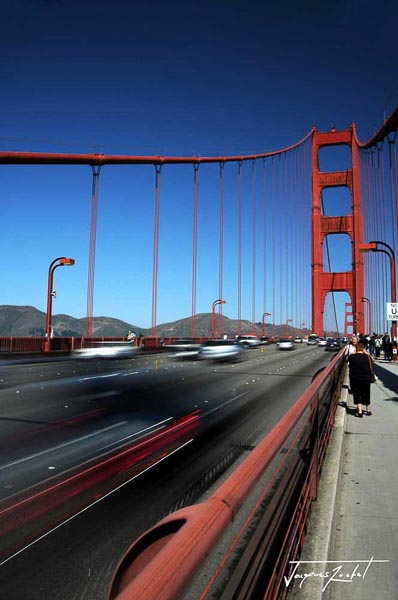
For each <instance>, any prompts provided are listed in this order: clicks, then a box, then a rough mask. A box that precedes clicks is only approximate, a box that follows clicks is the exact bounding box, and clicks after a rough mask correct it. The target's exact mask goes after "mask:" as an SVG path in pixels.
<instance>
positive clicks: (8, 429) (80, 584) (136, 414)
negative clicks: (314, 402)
mask: <svg viewBox="0 0 398 600" xmlns="http://www.w3.org/2000/svg"><path fill="white" fill-rule="evenodd" d="M331 358H332V356H331V354H330V353H325V352H324V350H323V349H321V348H316V347H309V348H307V347H305V346H301V347H299V348H297V349H296V350H295V351H294V352H280V351H278V350H277V349H276V348H275V347H268V348H264V349H263V350H261V349H257V350H253V351H252V350H249V351H248V354H247V360H245V361H243V362H241V363H236V364H235V363H227V364H216V363H203V364H202V363H201V364H198V363H197V362H193V363H191V362H190V361H188V362H185V361H183V362H180V361H179V360H178V359H173V358H172V357H171V356H168V357H165V356H163V357H159V359H158V358H157V357H154V356H151V357H141V358H137V359H132V360H131V361H130V360H125V361H99V363H97V362H96V361H86V362H85V361H82V362H81V363H79V361H73V360H72V361H67V360H66V361H57V363H53V364H50V363H45V364H44V365H43V364H40V363H35V364H29V365H28V364H25V365H22V364H21V365H20V366H19V367H18V365H17V364H14V365H4V367H2V368H1V369H0V379H1V380H2V381H1V382H0V383H1V385H0V387H1V391H0V401H1V406H2V419H0V428H1V432H2V449H1V454H0V456H1V459H2V465H1V466H2V467H3V468H2V475H3V477H2V484H3V487H2V489H1V491H2V495H3V502H6V503H9V501H10V499H12V498H11V497H12V494H13V493H14V491H15V490H16V487H17V485H19V486H20V490H22V489H23V488H26V486H32V485H33V484H34V481H33V479H34V478H35V480H36V481H38V477H44V480H46V479H48V478H49V477H50V479H48V481H51V478H52V477H53V476H54V475H53V474H54V473H56V472H57V470H58V469H59V470H60V472H61V471H62V472H67V470H68V469H70V468H71V467H72V466H73V464H74V461H80V460H81V459H83V458H84V459H85V460H87V458H88V457H90V456H92V453H93V452H94V453H95V454H96V455H97V454H98V452H99V451H101V452H103V451H105V450H106V448H107V447H109V445H110V444H114V443H116V442H117V443H119V442H120V444H124V440H125V439H126V437H127V436H128V435H131V433H134V431H135V428H136V427H137V428H142V426H143V425H142V422H143V421H145V423H146V426H148V425H149V426H150V425H151V424H152V420H153V422H154V423H156V424H159V422H160V421H161V419H164V418H167V417H168V416H171V417H173V416H174V415H177V416H179V415H180V414H185V413H186V412H187V411H188V412H191V411H192V410H193V409H195V410H197V409H199V410H200V414H201V419H200V423H201V424H203V425H205V427H204V428H203V429H202V430H201V432H200V435H199V437H196V436H193V437H194V438H195V439H194V440H193V441H192V442H191V443H189V444H188V445H185V446H182V445H181V444H180V446H181V447H180V448H179V449H178V452H177V453H174V454H170V453H169V455H168V456H167V459H166V460H165V461H164V462H162V463H159V464H156V466H155V467H153V468H152V469H151V470H149V471H147V472H146V473H145V475H143V476H142V477H141V476H140V477H139V478H138V479H134V481H131V482H127V483H128V485H125V486H124V487H123V488H120V489H119V490H117V491H116V492H114V493H113V494H112V495H107V496H106V497H104V499H103V500H102V499H101V501H100V502H98V503H96V504H95V505H93V506H92V507H90V510H85V511H84V512H83V511H82V512H81V513H79V514H78V516H76V518H73V519H72V520H70V519H69V518H66V517H67V515H65V519H66V520H64V522H63V523H62V524H61V525H62V526H59V527H58V528H56V529H54V530H53V531H52V533H51V535H46V536H43V538H42V539H41V538H40V539H39V541H37V543H34V544H33V545H31V546H26V547H25V549H24V550H23V551H22V552H20V553H18V554H15V556H13V557H12V558H10V559H9V560H7V561H6V562H4V563H3V564H2V566H1V568H0V590H1V594H0V598H1V600H2V599H3V597H4V598H7V599H10V600H36V599H37V600H50V599H51V600H53V599H54V598H56V599H57V600H73V599H76V600H77V599H79V600H102V599H105V598H106V594H107V589H108V585H109V581H110V578H111V576H112V573H113V572H114V570H115V568H116V565H117V563H118V561H119V559H120V556H121V555H122V554H123V552H124V551H125V549H126V548H127V547H128V546H129V545H130V544H131V542H132V541H133V540H135V539H136V538H137V536H138V535H139V534H140V533H142V531H145V530H146V529H148V527H150V526H151V525H153V524H154V523H155V522H157V521H158V520H159V519H160V518H162V517H163V516H164V515H165V514H167V513H168V512H169V511H170V510H175V509H176V508H177V507H179V506H181V505H187V504H192V503H193V502H195V500H196V499H197V498H198V497H199V496H200V495H201V494H202V493H204V491H205V489H206V487H204V486H205V485H207V486H209V485H212V484H213V483H214V482H215V481H216V479H217V477H219V476H220V475H221V474H222V473H223V472H224V471H225V469H226V468H228V467H229V466H230V465H231V464H232V463H231V460H232V461H234V460H236V459H237V458H238V457H240V456H244V455H245V453H246V452H248V451H250V449H249V448H247V445H249V446H250V444H253V443H255V439H256V438H257V437H260V436H264V435H265V434H266V433H267V431H269V430H270V429H271V428H272V427H273V426H274V425H275V423H276V422H277V421H278V420H279V419H280V417H281V415H282V414H284V412H285V411H286V410H287V409H288V408H289V407H290V406H291V404H292V403H293V402H294V401H295V400H296V399H297V397H298V396H299V395H300V394H301V393H302V392H303V391H304V389H306V388H307V387H308V385H309V383H310V382H311V379H312V376H313V375H314V374H315V372H316V371H317V370H318V369H319V368H320V367H322V366H324V365H325V364H327V363H328V362H329V360H330V359H331ZM156 361H159V362H156ZM43 369H44V370H43ZM66 400H67V401H66ZM166 411H167V412H166ZM170 411H171V412H170ZM145 423H144V424H145ZM139 431H140V430H139ZM93 434H95V435H93ZM111 435H112V436H115V437H114V438H112V437H110V436H111ZM93 444H95V447H94V446H93ZM112 447H113V446H112ZM118 447H120V449H121V450H122V449H123V448H122V446H121V445H120V446H118ZM78 453H79V454H78ZM79 457H81V458H79ZM50 467H52V469H51V470H49V469H50ZM6 475H7V476H6ZM17 475H18V479H17ZM19 493H21V491H20V492H19ZM3 541H4V540H3ZM12 541H13V540H12V539H11V542H12ZM3 545H4V544H3ZM5 550H6V549H5ZM6 555H8V552H6V554H5V556H6Z"/></svg>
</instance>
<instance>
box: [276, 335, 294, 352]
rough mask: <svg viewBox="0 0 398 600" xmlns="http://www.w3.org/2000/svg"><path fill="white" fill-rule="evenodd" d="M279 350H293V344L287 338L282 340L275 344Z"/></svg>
mask: <svg viewBox="0 0 398 600" xmlns="http://www.w3.org/2000/svg"><path fill="white" fill-rule="evenodd" d="M277 346H278V348H279V350H294V342H293V340H292V339H289V338H282V339H280V340H279V342H278V344H277Z"/></svg>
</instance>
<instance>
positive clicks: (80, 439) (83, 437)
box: [0, 421, 128, 471]
mask: <svg viewBox="0 0 398 600" xmlns="http://www.w3.org/2000/svg"><path fill="white" fill-rule="evenodd" d="M126 423H128V421H120V423H115V424H114V425H110V426H109V427H105V428H104V429H99V430H98V431H94V432H93V433H89V434H87V435H83V436H81V437H79V438H76V439H75V440H70V441H69V442H64V443H63V444H59V446H54V447H53V448H47V450H42V451H41V452H36V453H35V454H31V455H30V456H25V457H24V458H19V459H18V460H14V461H12V462H10V463H6V464H5V465H0V471H2V470H3V469H8V468H9V467H13V466H14V465H19V464H21V463H23V462H26V461H28V460H32V458H37V457H38V456H43V455H44V454H48V453H49V452H54V451H55V450H60V449H61V448H66V447H67V446H71V445H72V444H76V443H78V442H82V441H83V440H87V439H88V438H91V437H94V436H95V435H100V434H101V433H104V432H105V431H110V430H111V429H115V428H116V427H121V426H122V425H125V424H126Z"/></svg>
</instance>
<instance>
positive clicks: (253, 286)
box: [252, 160, 257, 333]
mask: <svg viewBox="0 0 398 600" xmlns="http://www.w3.org/2000/svg"><path fill="white" fill-rule="evenodd" d="M256 196H257V188H256V161H255V160H253V161H252V333H255V331H256V330H255V327H256V216H257V215H256V204H257V197H256Z"/></svg>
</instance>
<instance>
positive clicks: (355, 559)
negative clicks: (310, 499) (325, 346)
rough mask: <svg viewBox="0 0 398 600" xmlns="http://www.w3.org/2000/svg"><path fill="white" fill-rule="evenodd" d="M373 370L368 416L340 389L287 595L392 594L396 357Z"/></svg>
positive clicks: (396, 557) (348, 597) (339, 598)
mask: <svg viewBox="0 0 398 600" xmlns="http://www.w3.org/2000/svg"><path fill="white" fill-rule="evenodd" d="M375 372H376V375H377V376H378V378H379V379H378V381H377V382H376V383H375V384H372V386H371V403H372V412H373V415H372V416H370V417H368V416H366V415H364V417H363V418H362V419H358V418H356V417H355V416H354V413H355V410H354V405H353V400H352V396H351V395H350V394H349V393H348V385H347V386H345V388H344V389H343V394H342V398H341V403H340V404H341V406H340V407H339V408H338V410H337V413H336V423H335V427H334V429H333V434H332V437H331V441H330V446H329V449H328V453H327V456H326V461H325V465H324V468H323V471H322V477H321V481H320V487H319V495H318V500H317V501H316V502H314V503H313V508H312V512H311V518H310V524H309V529H308V534H307V537H306V541H305V545H304V550H303V553H302V556H301V560H300V563H299V564H298V565H297V570H296V578H295V580H294V581H295V584H294V587H293V590H292V592H291V593H290V594H289V595H288V599H289V600H398V364H397V363H388V362H385V361H383V360H380V361H378V362H376V363H375ZM347 384H348V380H347ZM304 561H308V562H304ZM315 561H318V562H315ZM326 561H327V562H326ZM330 561H335V562H330ZM376 561H383V562H376ZM306 575H307V576H306ZM300 585H301V587H300Z"/></svg>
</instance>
